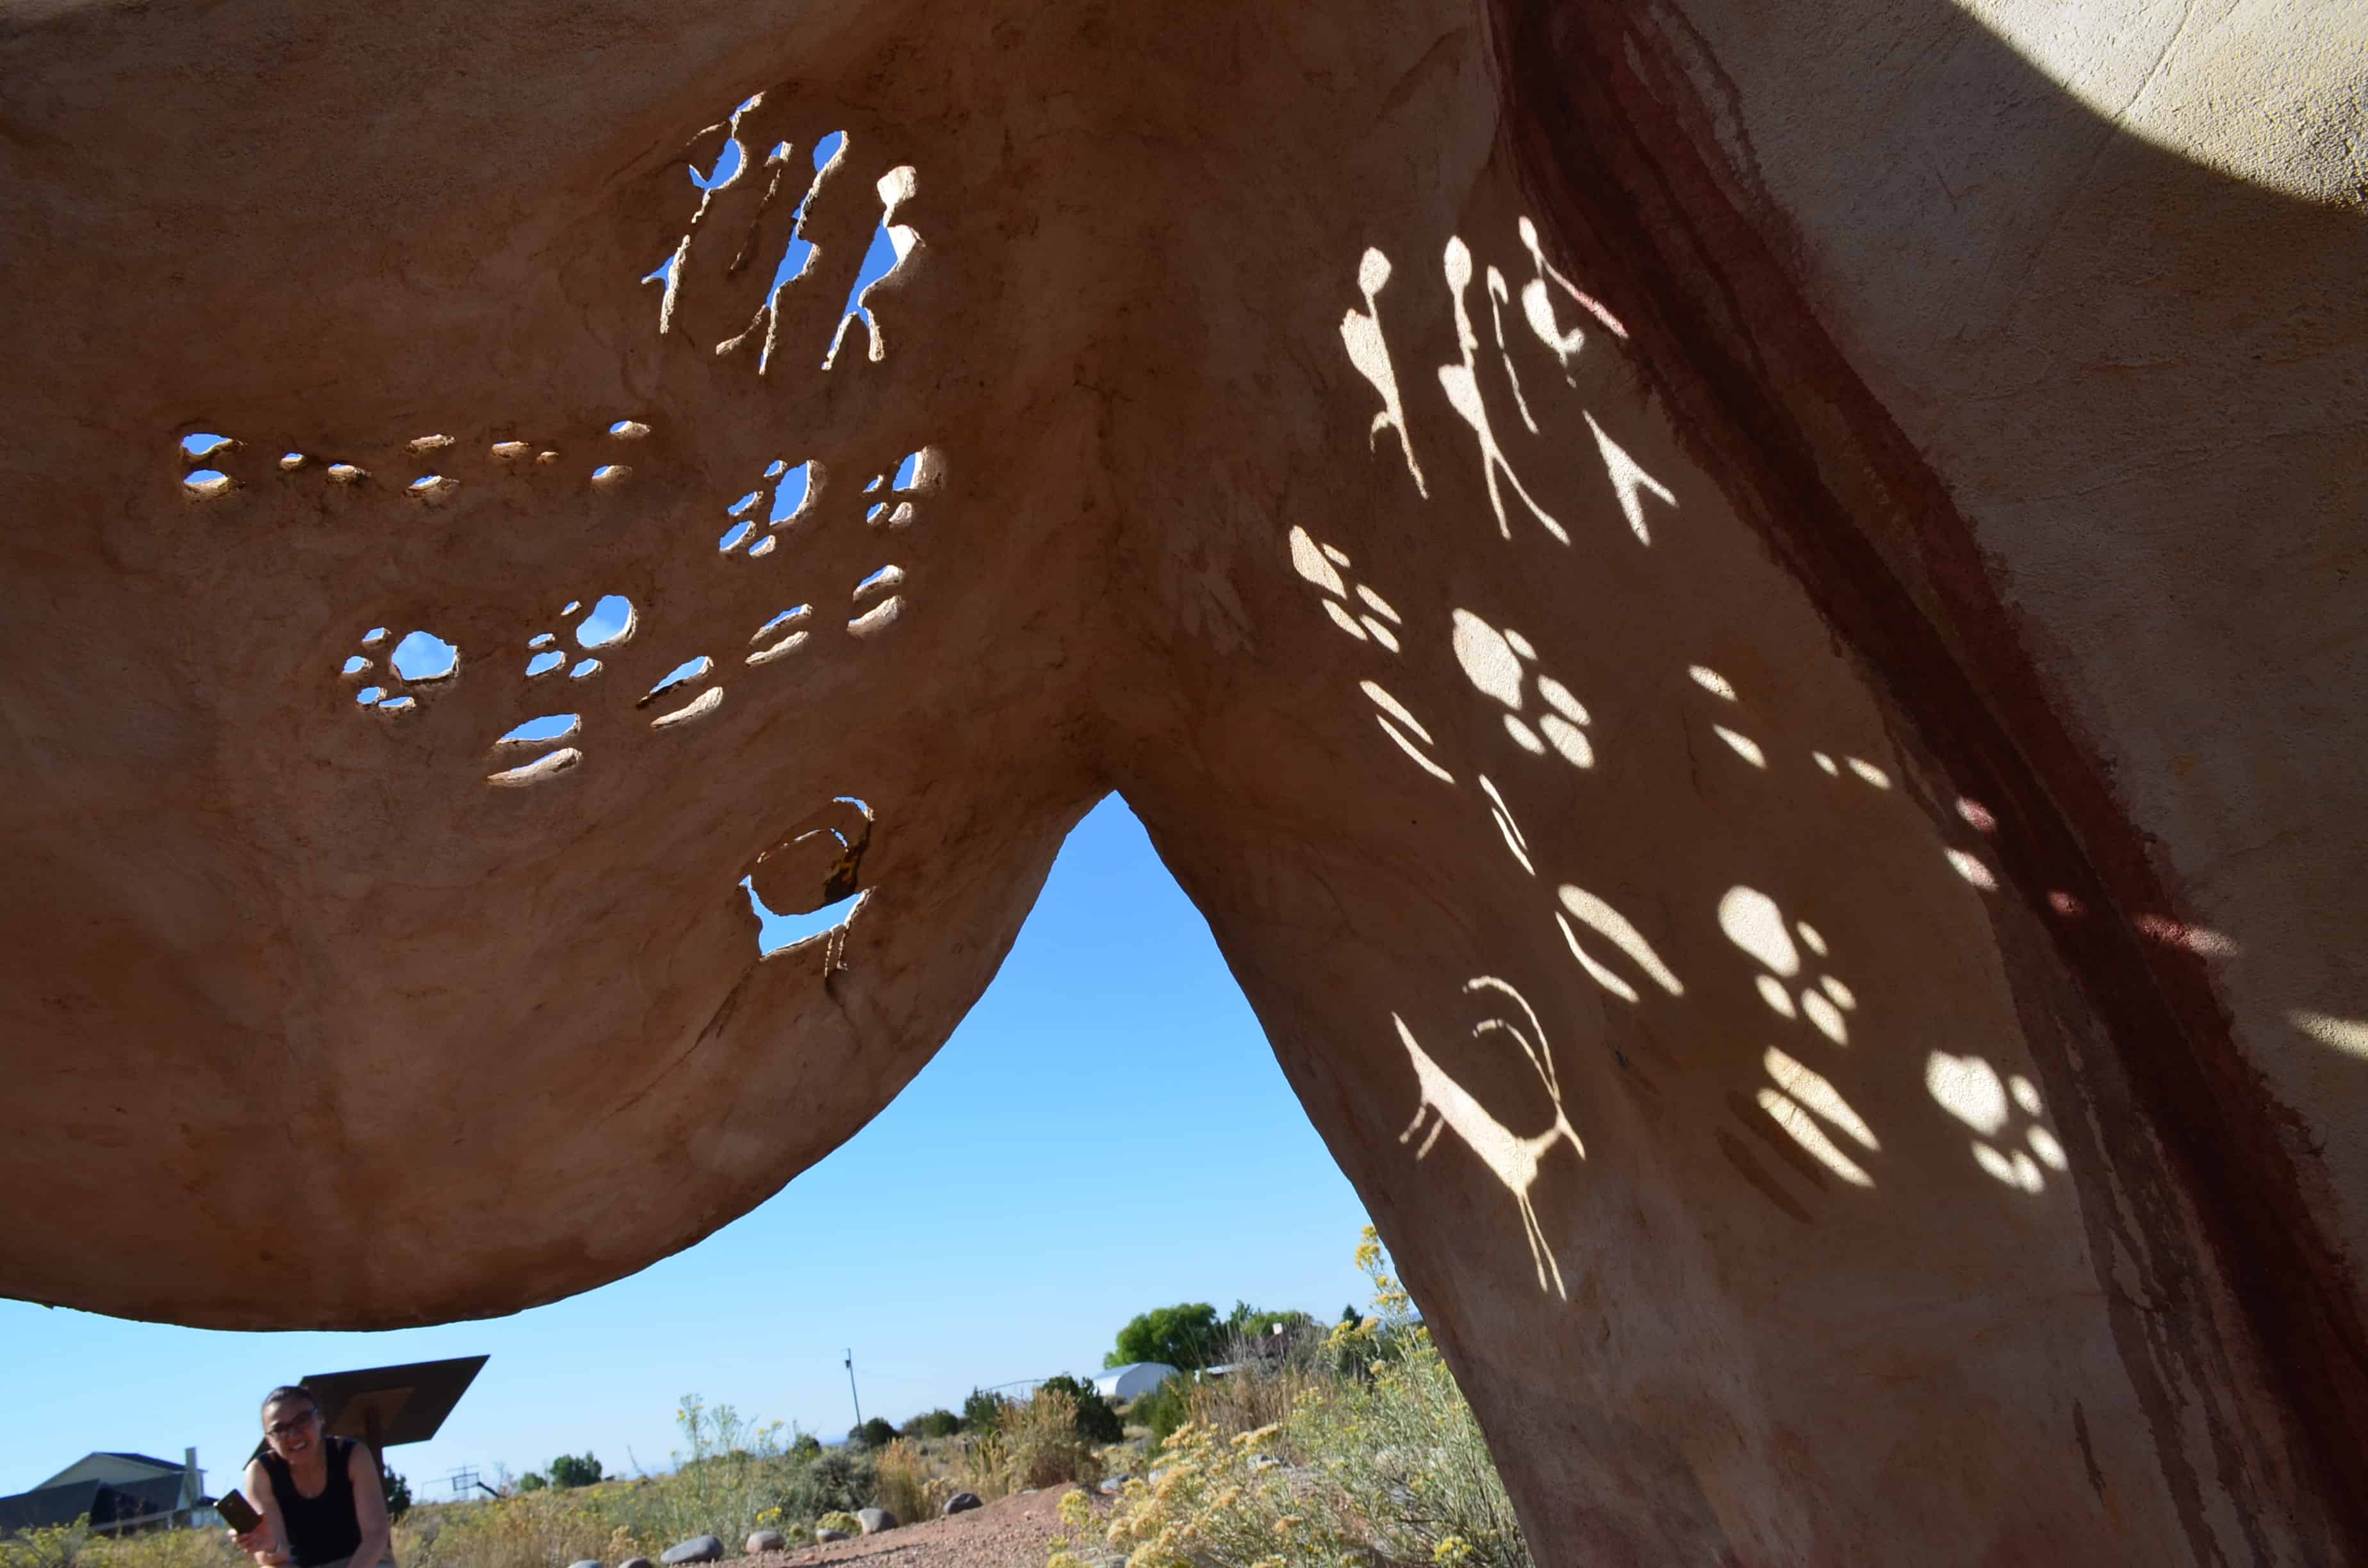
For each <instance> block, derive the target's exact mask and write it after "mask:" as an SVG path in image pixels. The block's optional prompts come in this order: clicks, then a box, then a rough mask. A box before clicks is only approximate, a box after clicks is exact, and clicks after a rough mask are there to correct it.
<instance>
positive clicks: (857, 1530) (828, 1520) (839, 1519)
mask: <svg viewBox="0 0 2368 1568" xmlns="http://www.w3.org/2000/svg"><path fill="white" fill-rule="evenodd" d="M898 1522H899V1523H902V1522H903V1521H902V1520H899V1521H898ZM814 1528H816V1529H818V1530H837V1531H838V1533H839V1534H841V1535H861V1534H862V1533H863V1521H862V1520H861V1519H859V1518H857V1517H855V1516H854V1515H853V1514H848V1513H829V1514H825V1515H824V1516H823V1517H821V1518H818V1519H816V1520H815V1521H814Z"/></svg>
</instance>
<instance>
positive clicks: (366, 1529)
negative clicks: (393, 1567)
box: [346, 1443, 394, 1568]
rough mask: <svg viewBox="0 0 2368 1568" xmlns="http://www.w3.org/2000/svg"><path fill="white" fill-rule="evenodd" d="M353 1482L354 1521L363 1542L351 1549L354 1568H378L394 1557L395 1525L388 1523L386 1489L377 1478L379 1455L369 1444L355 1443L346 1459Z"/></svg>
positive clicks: (347, 1469) (347, 1470)
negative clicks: (349, 1456) (371, 1449)
mask: <svg viewBox="0 0 2368 1568" xmlns="http://www.w3.org/2000/svg"><path fill="white" fill-rule="evenodd" d="M346 1474H347V1476H349V1477H351V1478H352V1481H353V1483H354V1522H355V1523H356V1524H359V1526H361V1528H362V1543H361V1544H360V1545H359V1546H358V1547H356V1548H354V1557H353V1568H378V1565H379V1564H380V1563H381V1562H393V1560H394V1552H393V1545H394V1527H393V1526H392V1525H390V1524H389V1523H388V1522H387V1517H386V1488H385V1487H384V1485H383V1484H382V1483H381V1482H380V1481H379V1478H378V1456H377V1455H376V1454H374V1453H371V1452H370V1445H369V1444H368V1443H356V1444H355V1445H354V1452H353V1457H352V1458H350V1459H348V1460H347V1461H346Z"/></svg>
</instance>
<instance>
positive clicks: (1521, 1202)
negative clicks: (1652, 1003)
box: [1390, 975, 1587, 1301]
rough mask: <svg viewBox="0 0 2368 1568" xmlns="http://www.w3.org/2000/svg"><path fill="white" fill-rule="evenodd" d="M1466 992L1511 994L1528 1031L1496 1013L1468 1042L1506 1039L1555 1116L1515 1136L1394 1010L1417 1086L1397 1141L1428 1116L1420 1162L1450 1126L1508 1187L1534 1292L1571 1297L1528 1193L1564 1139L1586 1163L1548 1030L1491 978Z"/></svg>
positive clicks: (1480, 979)
mask: <svg viewBox="0 0 2368 1568" xmlns="http://www.w3.org/2000/svg"><path fill="white" fill-rule="evenodd" d="M1463 990H1464V993H1465V994H1467V995H1469V994H1473V993H1474V992H1481V993H1486V994H1494V995H1497V996H1502V997H1509V998H1510V999H1511V1000H1512V1002H1513V1003H1514V1004H1515V1006H1518V1007H1520V1012H1521V1017H1522V1018H1523V1019H1524V1020H1526V1022H1527V1024H1528V1026H1529V1027H1528V1028H1527V1029H1526V1030H1525V1029H1524V1028H1522V1026H1521V1024H1520V1023H1519V1022H1516V1021H1514V1020H1513V1019H1510V1018H1508V1017H1502V1016H1497V1017H1487V1018H1484V1019H1482V1020H1481V1021H1480V1022H1479V1023H1477V1024H1475V1025H1474V1026H1473V1028H1472V1038H1473V1039H1474V1040H1484V1039H1486V1037H1487V1036H1489V1035H1491V1034H1497V1033H1503V1034H1508V1035H1510V1036H1511V1037H1512V1038H1513V1040H1514V1042H1515V1043H1516V1044H1518V1045H1519V1046H1520V1048H1521V1052H1522V1054H1523V1055H1524V1056H1526V1057H1527V1058H1528V1059H1529V1062H1530V1065H1531V1068H1533V1069H1534V1070H1535V1071H1536V1073H1537V1074H1538V1078H1539V1081H1540V1082H1541V1083H1542V1084H1543V1085H1544V1087H1545V1091H1546V1099H1547V1101H1548V1103H1549V1104H1551V1105H1552V1106H1553V1108H1554V1119H1553V1120H1552V1121H1551V1122H1550V1123H1549V1124H1548V1125H1547V1127H1546V1130H1545V1131H1543V1132H1540V1133H1537V1134H1535V1135H1533V1136H1531V1137H1526V1138H1524V1137H1520V1136H1517V1135H1516V1134H1515V1133H1514V1132H1513V1131H1511V1130H1510V1129H1508V1128H1507V1127H1506V1126H1505V1124H1504V1123H1503V1122H1500V1121H1498V1120H1497V1119H1496V1117H1495V1116H1493V1115H1491V1114H1490V1113H1489V1111H1488V1108H1486V1106H1483V1105H1482V1104H1481V1103H1480V1102H1479V1101H1478V1100H1476V1099H1474V1098H1473V1097H1472V1096H1471V1094H1470V1092H1469V1091H1467V1090H1466V1089H1465V1088H1464V1087H1463V1085H1461V1084H1459V1083H1457V1082H1456V1081H1455V1079H1454V1078H1453V1077H1452V1075H1450V1074H1448V1072H1447V1070H1446V1069H1445V1068H1443V1067H1441V1066H1440V1064H1439V1063H1438V1062H1436V1061H1435V1060H1433V1059H1432V1057H1431V1056H1430V1053H1429V1052H1428V1051H1424V1050H1423V1048H1422V1047H1421V1045H1420V1044H1418V1043H1417V1041H1416V1040H1415V1038H1414V1032H1413V1031H1412V1030H1411V1029H1408V1028H1406V1020H1405V1019H1404V1018H1401V1017H1398V1016H1397V1015H1396V1014H1395V1013H1392V1014H1391V1015H1390V1022H1391V1023H1393V1024H1395V1025H1396V1026H1397V1031H1398V1040H1399V1042H1400V1043H1401V1044H1403V1045H1404V1046H1405V1047H1406V1056H1407V1059H1408V1060H1409V1061H1411V1062H1413V1064H1414V1072H1415V1081H1416V1083H1417V1085H1419V1092H1420V1098H1419V1099H1418V1100H1417V1103H1416V1105H1415V1111H1414V1119H1413V1120H1412V1121H1409V1122H1408V1123H1406V1131H1403V1132H1401V1133H1399V1134H1398V1142H1401V1143H1405V1142H1410V1141H1411V1140H1412V1139H1413V1137H1414V1135H1415V1134H1416V1133H1417V1132H1418V1131H1422V1126H1423V1122H1424V1121H1425V1120H1426V1119H1429V1121H1430V1131H1429V1134H1428V1135H1427V1136H1426V1137H1425V1138H1424V1139H1423V1141H1422V1143H1421V1146H1420V1147H1418V1148H1417V1149H1416V1150H1415V1158H1416V1159H1417V1160H1420V1159H1424V1158H1427V1157H1428V1156H1429V1153H1430V1151H1431V1147H1432V1145H1434V1144H1436V1143H1437V1142H1439V1135H1440V1132H1441V1131H1446V1130H1449V1129H1452V1130H1453V1131H1454V1133H1455V1135H1456V1136H1457V1137H1458V1138H1460V1139H1462V1140H1463V1142H1464V1145H1465V1146H1466V1147H1468V1148H1469V1149H1470V1150H1471V1151H1472V1152H1473V1153H1474V1154H1476V1155H1478V1156H1479V1157H1480V1163H1481V1164H1483V1165H1486V1166H1487V1167H1488V1171H1489V1174H1490V1175H1492V1176H1495V1177H1496V1178H1497V1180H1498V1181H1500V1182H1502V1183H1503V1184H1504V1185H1505V1189H1506V1190H1507V1191H1508V1192H1510V1193H1511V1194H1512V1195H1513V1200H1514V1203H1515V1205H1516V1206H1517V1207H1518V1208H1519V1209H1520V1214H1521V1227H1522V1231H1523V1233H1524V1234H1526V1235H1527V1236H1528V1238H1529V1243H1530V1257H1531V1262H1532V1263H1533V1264H1535V1265H1536V1267H1537V1272H1538V1290H1540V1291H1541V1292H1543V1291H1544V1290H1546V1289H1548V1281H1549V1279H1551V1281H1552V1289H1553V1290H1554V1294H1555V1295H1556V1296H1558V1297H1560V1298H1562V1299H1563V1300H1565V1301H1568V1300H1569V1299H1570V1298H1569V1293H1568V1292H1567V1291H1566V1290H1564V1289H1563V1280H1562V1266H1561V1264H1559V1263H1558V1262H1556V1261H1555V1258H1554V1249H1553V1248H1552V1246H1551V1245H1549V1244H1548V1243H1547V1241H1546V1235H1545V1229H1544V1227H1543V1225H1541V1224H1540V1223H1539V1222H1538V1215H1537V1210H1536V1208H1535V1206H1534V1205H1533V1204H1532V1203H1531V1198H1530V1189H1531V1187H1534V1186H1536V1185H1537V1179H1538V1171H1539V1167H1540V1165H1541V1164H1542V1162H1543V1160H1544V1158H1545V1156H1546V1154H1547V1153H1549V1152H1550V1151H1552V1150H1553V1148H1554V1145H1555V1144H1556V1143H1559V1142H1564V1141H1565V1140H1566V1141H1568V1142H1569V1144H1570V1146H1571V1148H1572V1150H1573V1151H1574V1152H1575V1153H1577V1155H1578V1157H1579V1158H1580V1159H1581V1160H1584V1159H1586V1158H1587V1145H1586V1144H1585V1143H1583V1142H1580V1141H1579V1136H1578V1132H1577V1129H1575V1128H1573V1127H1572V1126H1571V1123H1570V1117H1569V1115H1568V1113H1567V1111H1566V1110H1565V1107H1564V1105H1563V1097H1562V1084H1561V1081H1560V1079H1559V1077H1558V1076H1557V1075H1556V1074H1555V1072H1554V1052H1553V1050H1552V1048H1551V1047H1550V1046H1549V1045H1548V1044H1547V1042H1546V1036H1545V1030H1544V1028H1543V1027H1542V1026H1540V1024H1539V1023H1538V1016H1537V1014H1536V1012H1535V1011H1533V1010H1532V1009H1531V1006H1530V1005H1529V1002H1528V1001H1527V999H1525V998H1524V997H1523V996H1522V995H1521V994H1520V992H1519V991H1517V990H1515V989H1514V988H1513V987H1512V986H1510V985H1508V984H1507V983H1505V982H1504V981H1501V980H1498V979H1497V978H1496V977H1495V976H1493V975H1481V976H1478V977H1477V978H1475V979H1473V980H1468V981H1466V982H1464V983H1463Z"/></svg>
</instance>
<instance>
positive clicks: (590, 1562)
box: [567, 1557, 601, 1568]
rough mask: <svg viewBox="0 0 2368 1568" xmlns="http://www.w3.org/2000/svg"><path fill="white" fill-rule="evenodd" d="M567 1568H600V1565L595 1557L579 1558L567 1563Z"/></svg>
mask: <svg viewBox="0 0 2368 1568" xmlns="http://www.w3.org/2000/svg"><path fill="white" fill-rule="evenodd" d="M567 1568H601V1564H600V1560H599V1559H598V1558H597V1557H579V1558H577V1559H576V1560H575V1562H571V1563H569V1564H568V1565H567Z"/></svg>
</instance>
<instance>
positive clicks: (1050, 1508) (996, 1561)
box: [726, 1486, 1110, 1568]
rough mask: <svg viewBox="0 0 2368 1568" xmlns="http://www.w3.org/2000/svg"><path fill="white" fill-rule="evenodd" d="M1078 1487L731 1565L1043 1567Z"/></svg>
mask: <svg viewBox="0 0 2368 1568" xmlns="http://www.w3.org/2000/svg"><path fill="white" fill-rule="evenodd" d="M1074 1490H1076V1489H1075V1488H1074V1487H1067V1486H1062V1487H1052V1488H1047V1489H1045V1490H1043V1491H1042V1492H1030V1493H1023V1494H1019V1495H1018V1496H1013V1497H1006V1498H1004V1499H1002V1500H1001V1501H1000V1502H995V1503H989V1504H988V1505H987V1506H985V1507H984V1508H973V1509H972V1510H971V1511H970V1512H968V1513H966V1514H956V1515H955V1516H954V1517H952V1518H951V1519H930V1520H928V1521H926V1522H924V1523H921V1524H917V1525H905V1526H904V1527H902V1528H897V1529H893V1530H887V1531H883V1532H882V1533H881V1534H879V1535H872V1536H859V1537H857V1538H856V1539H855V1540H834V1541H831V1542H829V1543H828V1544H826V1545H823V1546H807V1547H798V1548H793V1549H791V1551H760V1552H758V1553H757V1555H756V1556H754V1557H734V1558H729V1559H727V1560H726V1561H728V1562H737V1563H743V1564H746V1565H748V1568H791V1565H792V1564H795V1565H797V1568H808V1565H810V1564H824V1563H827V1564H830V1565H832V1568H839V1565H840V1564H846V1563H857V1562H860V1563H863V1564H866V1565H867V1568H1044V1559H1045V1558H1046V1557H1047V1556H1049V1555H1050V1554H1051V1551H1052V1548H1051V1546H1050V1545H1049V1544H1048V1543H1049V1542H1050V1541H1051V1540H1052V1539H1053V1537H1054V1536H1065V1535H1070V1534H1072V1533H1073V1532H1072V1531H1071V1530H1070V1529H1069V1528H1068V1527H1067V1526H1066V1525H1064V1524H1063V1523H1062V1522H1061V1512H1060V1509H1061V1495H1062V1494H1063V1493H1064V1492H1070V1491H1074ZM1094 1501H1095V1502H1096V1503H1097V1504H1098V1505H1099V1506H1097V1507H1096V1509H1095V1510H1094V1511H1095V1513H1096V1514H1097V1515H1099V1516H1101V1517H1108V1516H1109V1514H1110V1500H1109V1499H1108V1498H1105V1497H1097V1498H1095V1499H1094Z"/></svg>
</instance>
